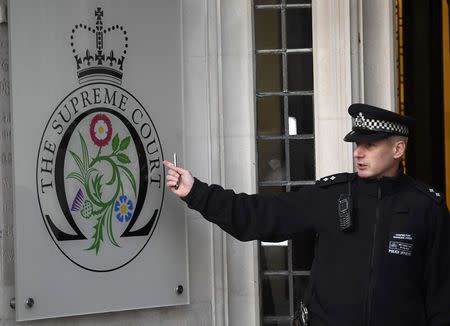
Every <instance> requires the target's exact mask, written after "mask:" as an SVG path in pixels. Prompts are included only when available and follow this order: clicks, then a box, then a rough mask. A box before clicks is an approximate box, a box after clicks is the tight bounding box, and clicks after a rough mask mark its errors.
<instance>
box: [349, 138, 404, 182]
mask: <svg viewBox="0 0 450 326" xmlns="http://www.w3.org/2000/svg"><path fill="white" fill-rule="evenodd" d="M397 145H398V144H397V143H396V142H394V141H392V139H389V138H386V139H382V140H377V141H374V142H371V143H356V148H355V151H354V152H353V157H354V158H355V166H356V170H357V172H358V176H360V177H361V178H381V177H393V176H395V175H396V174H397V170H398V165H399V162H400V160H401V155H399V153H398V146H397ZM401 154H403V153H401Z"/></svg>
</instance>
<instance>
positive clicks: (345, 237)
mask: <svg viewBox="0 0 450 326" xmlns="http://www.w3.org/2000/svg"><path fill="white" fill-rule="evenodd" d="M349 185H350V187H349ZM349 189H351V194H352V204H353V211H352V221H353V228H352V230H351V231H345V232H344V231H341V230H340V227H339V216H338V200H339V197H340V195H341V194H347V193H348V192H349ZM184 200H185V201H186V202H187V204H188V206H189V207H190V208H192V209H195V210H197V211H199V212H200V213H201V214H202V215H203V216H204V217H205V218H206V219H207V220H209V221H211V222H213V223H215V224H217V225H219V226H220V227H221V228H222V229H223V230H225V231H226V232H227V233H229V234H231V235H232V236H234V237H235V238H237V239H239V240H241V241H247V240H255V239H258V240H264V241H281V240H285V239H291V238H294V237H296V236H298V235H299V234H301V233H302V232H304V231H305V230H308V229H309V230H314V231H315V232H317V234H318V242H317V245H316V254H315V258H314V262H313V267H312V274H311V275H312V277H311V279H312V283H313V284H312V291H311V297H310V300H309V310H310V316H311V318H310V325H312V326H319V325H332V326H340V325H343V326H351V325H371V326H374V325H376V326H381V325H382V326H390V325H392V326H394V325H395V326H402V325H405V326H414V325H418V326H419V325H420V326H425V325H427V326H435V325H436V326H438V325H439V326H442V325H450V219H449V214H448V210H447V208H446V205H445V203H444V198H443V195H442V194H440V193H438V192H437V191H435V190H433V189H432V188H429V187H427V186H426V185H424V184H422V183H419V182H417V181H415V180H414V179H412V178H410V177H409V176H406V175H403V174H401V173H400V174H399V175H398V176H397V177H394V178H381V179H379V180H371V179H362V178H359V177H357V176H356V174H347V173H341V174H337V175H333V176H329V177H326V178H322V179H321V180H319V181H318V182H316V184H315V185H314V186H309V187H304V188H302V189H300V190H299V191H298V192H289V193H283V194H280V195H248V194H244V193H241V194H236V193H235V192H233V191H232V190H224V189H223V188H222V187H220V186H218V185H210V186H208V185H207V184H205V183H203V182H201V181H199V180H197V179H195V182H194V185H193V188H192V190H191V192H190V193H189V195H188V196H187V197H186V198H184Z"/></svg>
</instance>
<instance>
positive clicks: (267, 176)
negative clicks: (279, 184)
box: [258, 139, 286, 181]
mask: <svg viewBox="0 0 450 326" xmlns="http://www.w3.org/2000/svg"><path fill="white" fill-rule="evenodd" d="M285 166H286V159H285V155H284V141H283V140H282V139H275V140H259V141H258V173H259V181H279V180H285V178H286V171H285Z"/></svg>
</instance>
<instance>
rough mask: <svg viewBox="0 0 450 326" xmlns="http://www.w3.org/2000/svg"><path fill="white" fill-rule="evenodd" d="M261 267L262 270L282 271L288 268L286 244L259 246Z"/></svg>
mask: <svg viewBox="0 0 450 326" xmlns="http://www.w3.org/2000/svg"><path fill="white" fill-rule="evenodd" d="M260 248H261V250H260V258H261V269H262V270H264V271H283V270H287V269H288V265H287V246H261V247H260Z"/></svg>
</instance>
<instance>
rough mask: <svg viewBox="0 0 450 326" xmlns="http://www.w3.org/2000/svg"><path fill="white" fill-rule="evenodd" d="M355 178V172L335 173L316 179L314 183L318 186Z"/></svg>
mask: <svg viewBox="0 0 450 326" xmlns="http://www.w3.org/2000/svg"><path fill="white" fill-rule="evenodd" d="M354 178H355V173H346V172H345V173H337V174H331V175H329V176H326V177H323V178H321V179H319V180H317V181H316V185H318V186H320V187H328V186H331V185H334V184H338V183H344V182H347V181H349V180H353V179H354Z"/></svg>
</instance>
